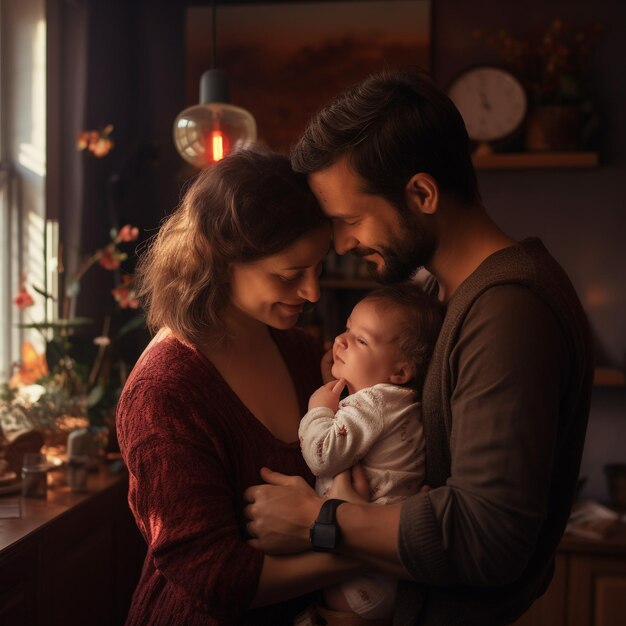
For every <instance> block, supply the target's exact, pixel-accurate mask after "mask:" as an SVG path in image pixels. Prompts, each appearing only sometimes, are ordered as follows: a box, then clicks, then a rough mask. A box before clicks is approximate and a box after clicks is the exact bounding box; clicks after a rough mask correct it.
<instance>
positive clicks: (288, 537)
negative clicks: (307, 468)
mask: <svg viewBox="0 0 626 626" xmlns="http://www.w3.org/2000/svg"><path fill="white" fill-rule="evenodd" d="M261 478H262V479H263V480H264V481H265V482H266V483H267V484H266V485H255V486H254V487H248V489H246V491H245V492H244V500H245V501H246V502H248V505H247V506H246V507H245V509H244V515H245V516H246V517H247V518H248V520H249V521H248V523H247V525H246V529H247V531H248V534H249V535H250V536H251V537H253V539H251V540H250V541H249V542H248V543H249V544H250V545H251V546H253V547H255V548H257V549H258V550H262V551H263V552H265V554H293V553H296V552H303V551H305V550H309V549H310V547H311V541H310V538H309V528H310V527H311V524H312V523H313V522H314V520H315V518H316V517H317V515H318V513H319V511H320V509H321V508H322V504H323V502H324V501H323V499H322V498H320V496H318V495H317V493H315V491H314V490H313V489H311V487H309V485H308V484H307V482H306V481H305V480H304V478H302V477H300V476H286V475H285V474H280V473H278V472H273V471H272V470H269V469H267V468H266V467H264V468H262V469H261Z"/></svg>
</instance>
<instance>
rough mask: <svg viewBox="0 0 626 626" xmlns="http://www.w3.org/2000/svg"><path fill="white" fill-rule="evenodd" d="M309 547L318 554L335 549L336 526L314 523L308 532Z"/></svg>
mask: <svg viewBox="0 0 626 626" xmlns="http://www.w3.org/2000/svg"><path fill="white" fill-rule="evenodd" d="M310 537H311V545H312V546H313V549H314V550H317V551H319V552H330V551H331V550H334V549H335V548H336V547H337V526H336V525H335V524H320V523H319V522H315V523H314V524H313V526H311V531H310Z"/></svg>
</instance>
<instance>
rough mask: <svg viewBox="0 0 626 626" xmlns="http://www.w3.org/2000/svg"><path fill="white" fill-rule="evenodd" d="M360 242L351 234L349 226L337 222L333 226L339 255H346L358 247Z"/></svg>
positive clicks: (336, 249) (334, 240) (336, 250)
mask: <svg viewBox="0 0 626 626" xmlns="http://www.w3.org/2000/svg"><path fill="white" fill-rule="evenodd" d="M358 243H359V241H358V239H357V238H356V237H354V235H352V234H351V232H350V227H349V226H348V225H347V224H342V223H341V222H339V221H337V222H335V223H334V224H333V245H334V246H335V252H336V253H337V254H346V252H350V250H353V249H354V248H356V247H357V245H358Z"/></svg>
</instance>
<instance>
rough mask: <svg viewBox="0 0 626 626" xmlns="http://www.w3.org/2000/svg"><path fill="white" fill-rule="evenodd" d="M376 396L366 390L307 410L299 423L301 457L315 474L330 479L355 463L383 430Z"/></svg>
mask: <svg viewBox="0 0 626 626" xmlns="http://www.w3.org/2000/svg"><path fill="white" fill-rule="evenodd" d="M383 426H384V425H383V414H382V406H381V402H380V398H379V397H378V395H377V394H376V393H374V392H373V391H372V390H370V389H366V390H363V391H360V392H358V399H357V398H354V399H351V400H349V402H348V403H345V402H344V403H342V405H340V407H339V410H338V411H337V413H336V414H334V413H333V412H332V411H331V410H330V409H329V408H327V407H318V408H315V409H312V410H310V411H309V412H308V413H307V414H306V415H305V416H304V417H303V418H302V421H301V422H300V429H299V436H300V445H301V447H302V456H304V460H305V461H306V463H307V465H308V466H309V469H310V470H311V471H312V472H313V474H315V475H316V476H318V477H321V478H333V477H334V476H336V475H337V474H339V473H340V472H343V471H344V470H346V469H348V468H350V467H352V466H353V465H355V464H356V463H358V462H359V461H360V460H361V459H362V458H363V457H364V456H365V455H366V454H367V452H368V451H369V449H370V448H371V447H372V445H373V444H374V442H375V441H376V440H377V439H378V438H379V436H380V435H381V433H382V431H383Z"/></svg>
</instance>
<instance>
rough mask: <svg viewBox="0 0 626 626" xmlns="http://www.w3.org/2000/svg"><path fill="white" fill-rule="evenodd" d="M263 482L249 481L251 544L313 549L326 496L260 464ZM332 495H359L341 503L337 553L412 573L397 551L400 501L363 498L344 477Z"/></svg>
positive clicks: (277, 550) (276, 550) (269, 550)
mask: <svg viewBox="0 0 626 626" xmlns="http://www.w3.org/2000/svg"><path fill="white" fill-rule="evenodd" d="M261 478H262V479H263V480H264V481H265V482H266V484H264V485H256V486H254V487H249V488H248V489H247V490H246V492H245V495H244V497H245V499H246V501H247V502H249V504H248V505H247V506H246V509H245V516H246V517H247V518H248V519H250V520H252V521H251V522H250V523H249V524H248V531H249V533H250V534H251V535H253V536H254V537H255V538H254V539H252V540H250V541H249V543H250V545H252V546H254V547H255V548H257V549H259V550H262V551H263V552H265V553H266V554H279V555H280V554H293V553H296V552H304V551H308V550H310V549H311V542H310V539H309V529H310V527H311V525H312V524H313V522H314V520H315V518H316V517H317V515H318V513H319V511H320V509H321V507H322V504H323V502H324V499H323V498H321V497H320V496H318V495H317V493H315V491H314V490H313V489H311V487H309V485H308V484H307V483H306V482H305V481H304V479H302V478H300V477H299V476H285V475H284V474H280V473H278V472H273V471H271V470H269V469H267V468H263V469H262V470H261ZM330 495H331V496H332V497H333V498H339V499H350V500H356V501H358V502H359V503H352V502H346V503H345V504H342V505H341V506H340V507H339V508H338V509H337V522H338V525H339V528H340V529H341V540H340V545H339V548H338V550H337V552H338V553H339V554H344V555H350V556H353V557H355V558H358V559H359V560H360V561H363V562H365V563H368V564H369V565H371V566H375V567H378V568H379V569H384V570H386V571H388V572H390V573H393V574H395V575H396V576H399V577H402V578H409V575H408V573H407V571H406V570H405V569H404V567H403V566H402V564H401V563H400V560H399V558H398V554H397V552H398V551H397V543H398V526H399V522H400V504H393V505H388V506H382V505H376V504H362V503H360V502H362V498H361V497H360V496H359V495H358V494H356V493H355V492H354V491H353V490H352V489H351V487H350V486H349V485H348V484H347V483H346V482H345V481H342V486H341V487H340V488H337V486H334V487H333V491H332V493H331V494H330Z"/></svg>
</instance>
